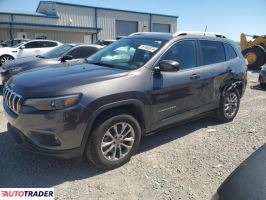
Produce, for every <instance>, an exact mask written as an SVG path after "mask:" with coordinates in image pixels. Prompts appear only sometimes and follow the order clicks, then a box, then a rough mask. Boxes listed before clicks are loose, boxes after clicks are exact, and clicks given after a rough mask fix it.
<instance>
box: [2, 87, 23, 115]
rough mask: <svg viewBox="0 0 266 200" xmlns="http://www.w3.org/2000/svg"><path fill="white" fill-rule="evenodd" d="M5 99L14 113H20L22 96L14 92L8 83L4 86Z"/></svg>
mask: <svg viewBox="0 0 266 200" xmlns="http://www.w3.org/2000/svg"><path fill="white" fill-rule="evenodd" d="M3 100H4V102H5V103H6V105H7V106H8V107H9V108H10V110H12V111H13V112H14V113H16V114H18V113H19V111H20V108H21V100H22V96H20V95H18V94H16V93H15V92H13V91H12V90H11V89H10V88H9V87H8V86H7V85H5V86H4V90H3Z"/></svg>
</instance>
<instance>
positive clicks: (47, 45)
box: [0, 40, 62, 65]
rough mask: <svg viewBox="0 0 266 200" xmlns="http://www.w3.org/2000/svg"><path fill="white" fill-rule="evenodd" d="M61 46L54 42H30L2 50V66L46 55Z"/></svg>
mask: <svg viewBox="0 0 266 200" xmlns="http://www.w3.org/2000/svg"><path fill="white" fill-rule="evenodd" d="M59 45H62V44H61V43H60V42H57V41H52V40H30V41H27V42H23V43H20V44H17V45H15V46H13V47H4V48H0V65H3V64H4V63H5V62H7V61H9V60H14V59H17V58H22V57H27V56H37V55H41V54H44V53H46V52H48V51H50V50H51V49H53V48H55V47H57V46H59Z"/></svg>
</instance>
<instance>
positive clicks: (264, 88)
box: [250, 84, 266, 91]
mask: <svg viewBox="0 0 266 200" xmlns="http://www.w3.org/2000/svg"><path fill="white" fill-rule="evenodd" d="M250 89H253V90H263V91H266V86H262V85H260V84H258V85H252V86H250Z"/></svg>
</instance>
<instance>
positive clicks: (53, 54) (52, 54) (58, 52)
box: [40, 44, 73, 58]
mask: <svg viewBox="0 0 266 200" xmlns="http://www.w3.org/2000/svg"><path fill="white" fill-rule="evenodd" d="M72 47H73V45H70V44H63V45H61V46H58V47H56V48H54V49H52V50H51V51H48V52H47V53H45V54H42V55H41V56H40V57H42V58H58V57H60V56H62V55H63V54H64V53H66V52H67V51H68V50H70V49H71V48H72Z"/></svg>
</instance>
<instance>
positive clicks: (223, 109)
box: [217, 90, 240, 122]
mask: <svg viewBox="0 0 266 200" xmlns="http://www.w3.org/2000/svg"><path fill="white" fill-rule="evenodd" d="M239 105H240V95H239V92H238V91H237V90H232V91H229V92H227V93H226V94H225V95H224V96H223V97H222V99H221V103H220V108H219V109H218V110H217V118H218V119H219V120H221V121H223V122H230V121H232V120H233V119H234V118H235V116H236V114H237V113H238V110H239Z"/></svg>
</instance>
